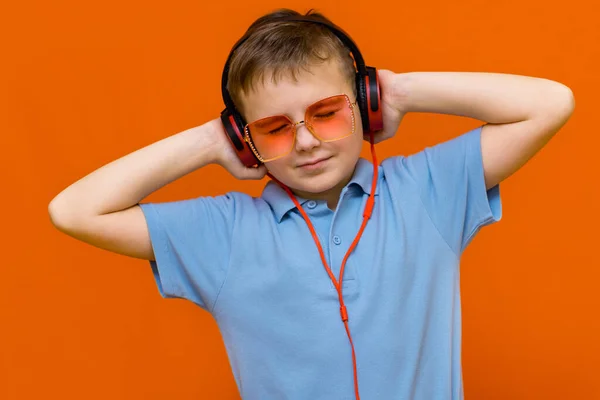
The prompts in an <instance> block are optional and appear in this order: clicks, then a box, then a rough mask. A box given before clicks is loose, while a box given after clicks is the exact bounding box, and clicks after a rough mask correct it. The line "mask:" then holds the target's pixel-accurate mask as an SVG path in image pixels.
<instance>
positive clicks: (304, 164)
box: [298, 157, 331, 167]
mask: <svg viewBox="0 0 600 400" xmlns="http://www.w3.org/2000/svg"><path fill="white" fill-rule="evenodd" d="M329 158H331V157H323V158H317V159H314V160H310V161H306V162H304V163H301V164H298V167H306V166H309V165H314V164H316V163H318V162H321V161H325V160H327V159H329Z"/></svg>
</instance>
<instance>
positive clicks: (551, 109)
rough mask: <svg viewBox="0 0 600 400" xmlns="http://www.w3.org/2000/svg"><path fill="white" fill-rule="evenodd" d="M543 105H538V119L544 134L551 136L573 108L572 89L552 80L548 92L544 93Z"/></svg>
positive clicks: (569, 116)
mask: <svg viewBox="0 0 600 400" xmlns="http://www.w3.org/2000/svg"><path fill="white" fill-rule="evenodd" d="M544 103H545V107H540V112H539V114H538V121H539V122H540V125H539V127H540V131H542V132H546V133H545V134H544V136H546V135H549V136H553V135H554V134H556V133H557V132H558V131H559V130H560V129H561V128H562V126H563V125H564V124H566V123H567V121H568V120H569V118H571V115H572V114H573V111H574V110H575V96H574V95H573V91H572V90H571V89H570V88H569V87H568V86H566V85H563V84H562V83H559V82H552V84H551V90H550V92H549V93H545V94H544Z"/></svg>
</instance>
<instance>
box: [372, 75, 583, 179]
mask: <svg viewBox="0 0 600 400" xmlns="http://www.w3.org/2000/svg"><path fill="white" fill-rule="evenodd" d="M380 79H381V80H382V89H383V90H382V91H383V93H384V95H385V96H386V98H387V100H388V103H387V107H388V112H387V115H388V119H389V120H391V121H392V122H391V125H394V123H396V125H395V127H397V123H399V122H400V120H401V118H402V115H404V114H405V113H407V112H431V113H440V114H452V115H460V116H465V117H470V118H475V119H478V120H481V121H484V122H486V123H487V124H486V125H485V126H484V127H483V129H482V133H481V134H482V138H481V141H482V144H481V146H482V156H483V166H484V173H485V182H486V186H487V188H488V189H489V188H491V187H494V186H495V185H497V184H498V183H500V182H501V181H502V180H504V179H506V178H507V177H509V176H510V175H512V174H513V173H514V172H516V171H517V170H518V169H519V168H521V167H522V166H523V165H524V164H525V163H526V162H527V161H528V160H529V159H531V158H532V157H533V156H534V155H535V154H536V153H537V152H538V151H539V150H540V149H541V148H542V147H543V146H544V145H545V144H546V143H548V141H549V140H550V139H551V138H552V137H553V136H554V134H555V133H556V132H558V130H559V129H560V128H561V127H562V126H563V125H564V124H565V123H566V121H567V120H568V119H569V117H570V116H571V114H572V112H573V109H574V106H575V102H574V99H573V93H572V92H571V90H570V89H569V88H568V87H567V86H565V85H563V84H561V83H558V82H554V81H551V80H547V79H542V78H535V77H526V76H520V75H509V74H498V73H483V72H481V73H480V72H411V73H401V74H394V73H392V72H390V71H386V70H383V71H380ZM386 91H387V94H386ZM385 101H386V99H385V98H384V104H385ZM384 112H385V109H384ZM386 134H388V135H389V134H390V132H387V133H386ZM380 140H382V139H380Z"/></svg>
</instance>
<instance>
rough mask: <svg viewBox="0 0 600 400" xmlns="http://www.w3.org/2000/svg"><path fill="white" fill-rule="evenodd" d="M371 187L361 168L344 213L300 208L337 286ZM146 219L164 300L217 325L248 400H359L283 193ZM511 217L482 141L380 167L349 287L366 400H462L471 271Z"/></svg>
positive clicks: (326, 299) (343, 202)
mask: <svg viewBox="0 0 600 400" xmlns="http://www.w3.org/2000/svg"><path fill="white" fill-rule="evenodd" d="M372 174H373V165H372V163H371V162H369V161H367V160H365V159H360V160H359V162H358V164H357V167H356V170H355V173H354V176H353V178H352V180H351V182H350V183H349V184H348V185H347V186H346V187H345V188H344V189H343V191H342V193H341V196H340V201H339V204H338V207H337V209H336V211H335V212H333V211H331V210H330V209H328V208H327V205H326V204H325V202H324V201H312V200H311V201H308V200H306V199H301V198H300V199H299V201H300V204H301V205H302V207H303V208H304V210H305V211H306V212H307V214H308V215H309V217H310V218H311V220H312V221H313V224H314V226H315V229H316V231H317V233H318V235H319V238H320V240H321V243H322V245H323V250H324V252H325V254H326V256H327V261H328V263H329V265H330V267H331V269H332V271H333V273H334V274H335V276H336V277H337V276H339V270H340V265H341V262H342V259H343V257H344V255H345V254H346V250H347V249H348V247H349V246H350V244H351V242H352V240H353V239H354V237H355V235H356V233H357V231H358V229H359V226H360V223H361V221H362V213H363V209H364V205H365V202H366V200H367V197H368V196H369V193H370V191H371V179H372ZM140 206H141V207H142V210H143V212H144V215H145V216H146V220H147V223H148V228H149V231H150V236H151V240H152V245H153V248H154V253H155V255H156V261H151V262H150V265H151V267H152V270H153V272H154V276H155V278H156V283H157V285H158V289H159V291H160V294H161V295H162V296H163V297H165V298H183V299H187V300H189V301H192V302H193V303H195V304H197V305H198V306H200V307H201V308H203V309H205V310H207V311H208V312H209V313H210V314H211V315H212V316H213V317H214V319H215V321H216V322H217V324H218V327H219V329H220V332H221V334H222V337H223V341H224V344H225V348H226V350H227V354H228V357H229V362H230V365H231V368H232V371H233V375H234V377H235V381H236V383H237V386H238V389H239V391H240V394H241V396H242V398H243V399H244V400H270V399H273V400H283V399H286V400H321V399H322V400H354V386H353V379H352V376H353V374H352V371H353V369H352V354H351V349H350V344H349V341H348V337H347V335H346V331H345V329H344V325H343V323H342V321H341V318H340V311H339V303H338V297H337V296H338V295H337V292H336V291H335V288H334V286H333V284H332V283H331V280H330V279H329V276H328V275H327V273H326V271H325V268H324V267H323V264H322V262H321V259H320V256H319V252H318V250H317V247H316V245H315V243H314V241H313V239H312V236H311V234H310V232H309V230H308V227H307V226H306V223H305V222H304V219H303V218H302V216H301V215H300V213H299V212H298V210H297V209H296V207H295V206H294V203H293V202H292V201H291V200H290V199H289V197H288V196H287V194H286V193H285V192H284V191H283V190H282V189H281V188H280V187H279V186H278V185H277V184H275V183H274V182H272V181H270V182H268V183H267V185H266V187H265V189H264V191H263V193H262V195H261V196H260V197H258V198H253V197H251V196H249V195H246V194H243V193H239V192H231V193H227V194H225V195H222V196H217V197H199V198H194V199H189V200H183V201H175V202H167V203H142V204H140ZM501 214H502V208H501V201H500V191H499V186H495V187H494V188H492V189H490V190H488V191H486V189H485V183H484V175H483V166H482V157H481V127H479V128H477V129H474V130H472V131H470V132H467V133H465V134H463V135H461V136H458V137H457V138H454V139H452V140H450V141H447V142H444V143H440V144H438V145H436V146H433V147H428V148H426V149H424V150H423V151H421V152H418V153H415V154H413V155H410V156H408V157H405V156H396V157H391V158H388V159H386V160H384V161H383V162H382V163H381V166H380V167H379V182H378V185H377V190H376V193H375V208H374V210H373V215H372V217H371V219H370V221H369V223H368V224H367V227H366V229H365V231H364V233H363V236H362V238H361V240H360V242H359V244H358V246H357V247H356V249H355V250H354V252H353V253H352V255H351V256H350V257H349V259H348V262H347V264H346V268H345V273H344V275H345V276H344V279H343V295H344V299H345V303H346V306H347V308H348V315H349V326H350V332H351V334H352V339H353V341H354V346H355V350H356V357H357V369H358V383H359V390H360V394H361V399H362V400H381V399H385V400H389V399H398V400H400V399H403V400H404V399H406V400H409V399H419V400H420V399H422V400H441V399H456V400H457V399H462V398H463V385H462V370H461V304H460V282H459V277H460V269H459V260H460V256H461V254H462V253H463V251H464V250H465V248H466V246H467V245H468V244H469V243H470V242H471V240H472V239H473V237H474V236H475V234H476V233H477V232H478V231H479V230H480V228H481V227H483V226H485V225H489V224H491V223H493V222H496V221H498V220H500V218H501Z"/></svg>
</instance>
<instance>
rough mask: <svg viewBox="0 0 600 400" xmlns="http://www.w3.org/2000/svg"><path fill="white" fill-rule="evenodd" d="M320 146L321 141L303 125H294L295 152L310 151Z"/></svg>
mask: <svg viewBox="0 0 600 400" xmlns="http://www.w3.org/2000/svg"><path fill="white" fill-rule="evenodd" d="M320 144H321V141H320V140H319V139H318V138H317V137H315V136H314V135H313V134H312V132H311V131H309V130H308V128H307V127H306V125H305V124H304V123H298V124H297V125H296V151H310V150H311V149H312V148H313V147H317V146H319V145H320Z"/></svg>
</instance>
